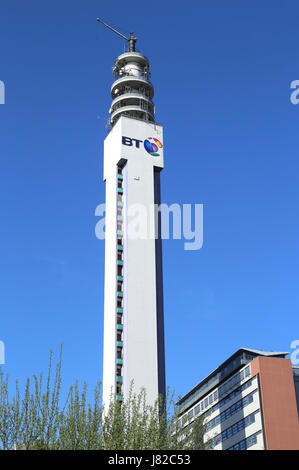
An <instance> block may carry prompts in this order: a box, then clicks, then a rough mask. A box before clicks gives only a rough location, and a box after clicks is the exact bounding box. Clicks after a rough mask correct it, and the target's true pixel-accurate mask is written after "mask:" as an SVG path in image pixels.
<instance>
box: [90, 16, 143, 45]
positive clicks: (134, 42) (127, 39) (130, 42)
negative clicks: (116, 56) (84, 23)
mask: <svg viewBox="0 0 299 470" xmlns="http://www.w3.org/2000/svg"><path fill="white" fill-rule="evenodd" d="M97 21H98V22H99V23H102V24H103V25H104V26H106V27H107V28H109V29H111V31H113V32H114V33H116V34H118V35H119V36H121V37H122V38H124V39H125V40H126V41H128V43H129V52H135V44H136V41H137V38H135V37H134V33H130V37H129V38H127V37H126V36H124V35H123V34H121V33H120V32H119V31H117V30H116V29H114V28H112V27H111V26H109V24H106V23H104V21H103V20H101V19H100V18H97Z"/></svg>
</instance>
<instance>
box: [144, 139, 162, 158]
mask: <svg viewBox="0 0 299 470" xmlns="http://www.w3.org/2000/svg"><path fill="white" fill-rule="evenodd" d="M143 145H144V148H145V150H146V151H147V152H148V153H150V154H151V155H152V156H153V157H159V156H160V154H159V153H158V150H159V148H160V149H161V148H163V144H162V143H161V142H160V140H158V139H155V137H148V138H147V139H146V140H145V141H144V143H143Z"/></svg>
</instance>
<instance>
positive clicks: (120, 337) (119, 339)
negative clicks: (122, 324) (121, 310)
mask: <svg viewBox="0 0 299 470" xmlns="http://www.w3.org/2000/svg"><path fill="white" fill-rule="evenodd" d="M122 337H123V335H122V331H121V330H118V331H117V334H116V339H117V341H122Z"/></svg>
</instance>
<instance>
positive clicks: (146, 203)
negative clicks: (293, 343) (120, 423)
mask: <svg viewBox="0 0 299 470" xmlns="http://www.w3.org/2000/svg"><path fill="white" fill-rule="evenodd" d="M106 26H107V25H106ZM110 29H111V28H110ZM128 41H129V51H128V52H126V53H124V54H122V55H120V56H119V57H117V58H116V60H115V65H114V68H113V72H114V78H115V81H114V83H113V85H112V87H111V96H112V99H113V101H112V105H111V109H110V114H111V118H110V123H111V130H110V132H109V133H108V135H107V137H106V139H105V142H104V180H105V182H106V242H105V307H104V309H105V313H104V368H103V402H104V403H105V404H108V403H109V401H110V399H111V393H112V394H113V395H115V396H116V400H119V401H123V400H125V399H126V398H127V397H128V393H129V389H130V385H131V383H132V381H133V383H134V392H136V393H139V391H140V390H141V389H142V388H145V390H146V393H147V402H148V403H149V404H153V403H154V402H155V400H156V399H157V398H158V396H159V395H163V396H165V352H164V312H163V279H162V244H161V238H160V224H161V221H160V218H159V214H158V215H157V213H156V212H155V205H160V171H161V170H162V168H163V166H164V165H163V129H162V126H160V125H158V124H156V123H155V108H154V104H153V102H152V98H153V95H154V89H153V86H152V84H151V83H150V81H149V77H150V72H149V61H148V59H147V58H146V57H145V56H144V55H143V54H141V53H139V52H136V51H135V41H136V38H134V37H133V34H131V38H130V39H128Z"/></svg>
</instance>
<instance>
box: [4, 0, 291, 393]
mask: <svg viewBox="0 0 299 470" xmlns="http://www.w3.org/2000/svg"><path fill="white" fill-rule="evenodd" d="M298 13H299V7H298V3H297V2H296V1H295V0H290V1H288V2H281V1H278V0H271V1H270V0H263V1H262V2H261V1H257V0H253V1H250V2H248V1H246V2H239V1H233V0H228V1H226V2H223V1H222V0H217V1H215V0H209V1H200V2H198V1H194V0H193V1H188V0H187V1H185V2H184V3H173V2H172V1H170V0H166V1H164V2H156V1H152V2H150V3H149V4H145V3H140V2H138V1H136V0H131V2H130V3H128V2H121V1H119V0H116V1H114V2H113V7H112V6H111V4H110V3H109V2H105V3H104V4H103V3H101V2H96V1H93V0H89V1H84V2H83V1H76V0H75V1H72V2H71V1H69V0H60V1H59V2H58V1H56V0H52V1H51V2H49V1H44V2H40V1H33V0H28V1H27V2H25V3H24V2H20V1H13V0H12V1H10V2H8V1H7V2H3V3H2V6H1V16H0V40H1V45H2V47H1V63H0V80H2V81H4V82H5V85H6V103H5V105H1V106H0V157H1V158H0V178H1V185H0V207H1V222H2V223H1V231H0V237H1V244H0V260H1V270H0V276H1V279H0V315H1V322H0V340H2V341H4V343H5V347H6V364H5V365H4V366H3V371H4V372H8V373H9V375H10V377H11V378H12V379H14V378H15V377H18V378H19V379H20V380H21V381H23V380H24V378H25V377H27V376H28V375H31V374H32V373H38V372H39V371H42V370H45V369H46V367H47V360H48V353H49V349H50V348H54V350H55V352H56V353H57V351H58V349H59V343H60V342H61V341H62V342H63V344H64V360H63V373H64V384H65V387H67V386H69V385H70V384H71V383H73V382H74V380H75V379H78V380H79V381H80V382H82V381H83V380H86V381H87V383H88V385H89V387H90V388H93V387H94V385H95V384H96V382H97V381H98V380H101V376H102V336H103V289H104V242H103V241H99V240H98V239H97V238H96V237H95V234H94V228H95V225H96V222H97V220H98V219H97V218H96V217H95V215H94V212H95V208H96V207H97V205H98V204H100V203H102V202H104V198H105V186H104V183H103V181H102V160H103V140H104V138H105V135H106V132H107V130H106V129H105V122H106V118H107V117H108V110H109V106H110V102H111V97H110V96H109V90H110V86H111V83H112V80H113V77H112V66H113V61H114V58H115V57H116V56H117V55H119V54H120V53H122V52H123V51H124V46H125V44H124V41H123V40H122V39H121V38H119V37H118V36H116V35H114V34H113V33H112V32H110V31H108V30H106V29H105V28H104V26H102V25H100V24H99V23H97V22H96V18H97V17H98V16H100V17H102V18H103V19H104V20H105V21H107V22H108V23H110V24H112V25H113V26H115V27H118V28H119V29H120V30H121V31H122V32H123V33H125V34H126V33H128V32H129V31H131V30H133V31H134V32H135V34H136V35H137V37H138V39H139V40H138V43H137V48H138V50H140V51H141V52H143V53H144V54H145V55H146V56H148V57H149V59H150V61H151V72H152V78H151V80H152V82H153V84H154V86H155V99H154V101H155V105H156V110H157V114H156V117H157V121H158V122H160V123H162V124H163V125H164V126H165V130H164V147H165V169H164V171H163V173H162V199H163V202H165V203H167V204H172V203H179V204H183V203H192V204H194V203H198V204H201V203H202V204H204V245H203V248H202V249H201V250H199V251H197V252H194V251H185V250H184V241H182V240H174V241H171V240H169V241H164V244H163V249H164V253H163V262H164V286H165V332H166V366H167V383H168V385H169V386H170V387H171V388H172V389H175V391H176V393H177V394H179V395H183V394H184V393H186V392H187V391H188V390H189V389H190V388H191V387H192V386H194V385H195V384H196V383H197V382H199V381H200V380H201V379H202V378H204V377H205V376H206V375H207V374H208V373H209V372H210V371H211V370H213V369H214V368H215V367H217V366H218V365H219V364H220V363H221V362H222V361H223V360H225V359H226V358H227V357H228V356H229V355H231V354H232V353H234V352H235V351H236V350H237V349H238V348H239V347H250V348H256V349H264V350H279V351H281V350H283V351H285V350H286V351H288V350H290V343H291V341H292V340H294V339H298V338H299V328H298V306H299V293H298V280H299V279H298V255H299V250H298V246H299V245H298V235H299V225H298V203H299V197H298V169H299V168H298V167H299V164H298V148H299V132H298V128H299V105H298V106H294V105H292V104H291V102H290V93H291V91H290V83H291V81H293V80H296V79H297V80H298V79H299V62H298V42H299V41H298V39H299V38H298Z"/></svg>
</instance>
